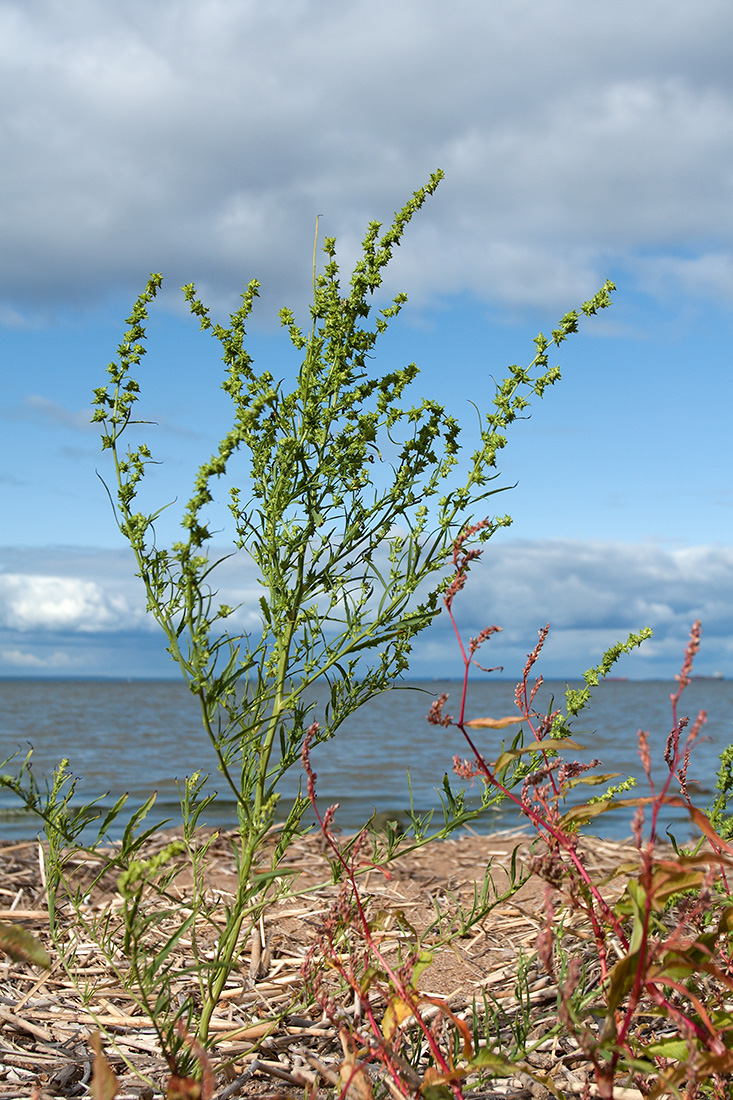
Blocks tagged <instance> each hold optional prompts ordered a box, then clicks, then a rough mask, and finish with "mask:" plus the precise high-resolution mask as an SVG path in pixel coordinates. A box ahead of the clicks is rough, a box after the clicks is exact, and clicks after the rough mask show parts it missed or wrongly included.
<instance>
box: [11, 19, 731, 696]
mask: <svg viewBox="0 0 733 1100" xmlns="http://www.w3.org/2000/svg"><path fill="white" fill-rule="evenodd" d="M731 41H733V8H731V6H730V4H729V3H728V2H727V0H698V2H697V3H696V4H695V5H691V4H689V3H687V2H686V0H665V2H664V3H661V2H656V0H646V2H645V3H643V4H639V3H638V2H634V3H632V2H630V0H617V2H616V3H615V4H613V5H600V4H593V5H591V4H588V3H586V2H581V0H492V3H491V4H486V3H485V2H484V0H455V2H454V3H452V4H450V5H445V4H442V3H437V2H435V0H390V2H389V3H386V2H384V0H368V2H366V0H349V2H348V3H344V2H343V0H268V3H267V4H263V3H254V2H249V0H195V2H193V0H157V2H156V3H155V4H150V3H149V2H147V0H146V2H137V0H122V2H120V3H117V4H114V5H112V4H99V3H98V2H96V0H73V2H70V3H67V4H64V5H59V4H57V3H55V2H53V0H0V54H1V55H2V62H1V63H0V96H1V97H2V111H1V113H0V119H1V120H2V121H0V164H1V165H2V168H0V254H1V255H2V257H3V262H2V266H1V267H0V364H1V367H0V375H1V378H2V388H1V389H0V420H1V428H0V502H1V506H0V516H1V517H2V519H1V520H0V676H4V677H14V676H46V675H50V676H122V677H136V676H171V675H172V676H175V675H176V670H175V668H174V667H173V666H172V664H171V663H170V660H169V658H168V656H167V655H166V653H165V652H164V648H163V643H162V641H161V637H160V635H159V633H158V631H157V628H156V627H155V624H153V623H151V622H150V621H149V620H148V618H147V617H146V615H145V610H144V600H143V597H142V594H141V591H140V587H139V582H137V581H136V580H135V577H134V567H133V564H132V561H131V558H130V554H129V551H126V549H125V546H124V543H123V540H122V539H121V536H120V535H119V533H118V531H117V529H116V526H115V523H114V518H113V515H112V512H111V508H110V504H109V501H108V499H107V497H106V495H105V490H104V487H103V485H102V482H101V480H100V477H102V478H109V476H110V473H111V470H110V466H109V461H108V456H107V455H103V454H102V453H101V451H100V446H99V439H98V434H97V432H96V430H95V428H94V426H93V425H91V424H90V422H89V419H90V401H91V394H92V390H93V389H94V387H97V386H101V385H104V384H105V381H106V375H105V368H106V366H107V364H108V363H109V362H110V360H111V359H112V358H113V357H114V355H115V351H116V347H117V344H118V343H119V340H120V338H121V336H122V333H123V332H124V330H125V327H126V326H125V318H126V317H127V316H128V314H129V311H130V308H131V305H132V302H133V301H134V299H135V297H136V296H137V294H138V293H139V292H140V290H142V288H143V287H144V285H145V281H146V279H147V276H148V274H149V272H151V271H155V272H158V271H159V272H162V273H163V275H164V289H163V292H162V294H161V296H160V298H159V299H158V301H157V303H156V305H155V307H154V310H153V312H152V315H151V322H150V327H149V339H148V349H149V350H148V354H147V356H146V359H145V361H144V363H143V365H142V367H141V369H140V378H139V380H140V384H141V392H142V397H141V406H140V408H141V411H143V412H144V413H145V416H146V418H149V419H150V420H151V421H154V422H155V426H154V427H151V429H150V431H151V436H150V439H151V445H152V448H153V451H154V454H155V457H156V459H157V460H159V461H160V462H161V465H160V466H156V468H155V471H154V473H153V475H152V476H151V479H150V480H151V486H150V492H151V500H152V501H154V502H155V503H157V504H163V503H167V502H169V501H183V500H186V499H187V498H188V495H189V492H188V490H189V488H190V485H191V479H192V477H193V475H194V473H195V470H196V469H197V467H198V465H199V464H200V462H201V461H203V460H205V459H206V458H208V456H209V454H210V453H211V451H212V450H213V449H214V448H215V446H216V443H217V441H218V439H219V438H220V437H221V436H222V435H223V434H224V433H225V432H226V431H227V430H228V427H229V422H228V419H227V417H228V406H227V398H226V396H225V395H224V394H223V393H222V392H221V389H220V384H221V380H222V378H223V368H222V365H221V363H220V361H219V359H218V356H217V351H216V345H215V343H214V342H212V340H211V339H210V337H209V336H208V335H207V334H202V333H200V332H199V331H198V326H197V324H196V323H195V322H194V321H193V320H192V319H191V318H190V317H189V316H188V315H187V312H186V310H185V308H184V305H183V304H182V297H181V294H180V291H179V289H178V288H180V287H181V286H182V285H183V284H185V283H189V282H194V283H195V284H196V287H197V290H198V293H199V296H200V297H201V298H203V300H204V301H206V302H207V304H208V305H210V307H211V309H212V313H213V315H214V316H215V317H216V318H220V319H225V318H226V316H227V313H228V312H229V311H231V310H232V309H234V308H236V306H237V304H238V300H239V298H238V296H239V294H240V293H241V291H242V290H243V289H244V288H245V287H246V285H247V283H248V282H249V280H250V279H251V278H253V277H256V278H257V279H258V280H259V282H260V284H261V293H260V298H259V300H258V302H257V304H256V307H255V312H254V314H253V316H252V318H251V322H250V324H249V327H248V334H249V341H250V344H249V346H250V350H251V351H252V354H253V355H254V358H255V364H256V366H258V367H264V366H268V367H269V369H271V370H272V371H273V373H274V374H275V375H277V374H278V372H279V371H281V372H282V373H283V374H286V373H287V371H288V370H289V369H291V368H292V355H291V354H290V349H289V345H288V342H287V338H286V335H285V333H284V332H283V331H282V330H281V329H280V328H279V325H278V322H277V311H278V310H279V308H280V307H281V306H283V305H288V306H290V307H291V308H292V309H293V310H294V311H295V313H296V316H298V317H299V318H301V319H302V320H304V321H305V320H307V317H308V302H309V288H310V285H311V280H312V253H313V239H314V231H315V223H316V217H317V216H318V215H320V221H319V232H320V234H321V236H322V235H324V234H326V235H329V236H335V237H336V238H337V240H338V255H339V261H340V263H341V265H342V270H343V271H344V273H345V275H346V277H347V278H348V273H349V271H350V269H351V265H352V264H353V262H354V261H355V259H356V258H357V256H358V247H359V242H360V240H361V239H362V237H363V234H364V230H365V227H366V225H367V223H368V222H369V221H370V220H372V219H374V218H376V219H378V220H380V221H381V222H383V223H386V224H389V220H390V219H391V217H392V214H393V212H394V211H395V210H397V209H399V208H400V207H401V206H402V205H403V203H404V202H405V200H406V199H407V198H408V197H409V196H410V194H411V193H412V192H413V191H414V190H415V189H416V188H418V187H419V186H421V185H422V184H423V183H425V182H426V181H427V179H428V177H429V175H430V173H431V172H433V171H435V169H437V168H441V169H443V171H444V172H445V179H444V181H443V182H442V183H441V185H440V187H439V189H438V192H437V193H436V195H435V196H434V197H433V198H431V199H430V200H429V202H428V203H427V205H426V206H425V207H424V208H423V210H422V211H421V212H420V213H419V215H417V217H416V218H415V220H414V221H413V223H412V224H411V225H410V226H409V228H408V231H407V233H406V235H405V239H404V241H403V244H402V246H401V248H400V249H399V250H398V252H397V253H396V255H395V259H394V262H393V264H392V265H391V267H390V269H389V272H388V277H387V279H386V283H385V292H387V293H389V294H394V293H397V292H398V291H404V292H405V293H406V294H407V296H408V305H407V306H406V307H405V309H404V310H403V313H402V314H401V315H400V317H399V319H398V320H397V321H396V322H395V323H394V325H393V326H392V328H391V329H390V331H389V332H388V333H387V335H386V336H385V338H384V340H383V341H382V343H381V345H380V346H379V349H378V353H377V360H378V362H377V363H376V364H375V369H376V367H379V369H382V368H387V369H388V368H390V367H391V366H402V365H404V364H406V363H408V362H410V361H413V360H414V361H415V362H416V363H417V364H418V366H419V367H420V370H421V374H420V376H419V378H418V380H417V382H416V383H415V386H414V391H413V392H414V395H415V397H416V399H421V398H422V397H431V398H434V399H436V400H439V401H441V402H442V403H444V404H445V405H446V407H447V408H448V409H449V410H450V411H451V412H452V413H453V414H454V415H456V416H457V417H458V419H459V420H460V421H461V423H464V424H465V425H466V435H467V438H468V440H469V441H470V438H471V432H472V431H473V425H474V424H475V418H476V414H475V411H474V404H475V405H477V406H478V407H479V408H480V409H482V410H483V411H486V410H487V409H488V407H489V406H490V403H491V399H492V395H493V387H494V380H495V379H500V378H501V377H503V374H502V371H503V370H504V368H505V367H506V365H507V364H510V363H526V362H527V361H528V360H529V359H531V357H532V354H533V344H532V340H533V337H534V336H535V335H536V334H537V332H538V331H540V330H542V331H544V332H549V330H550V329H551V328H552V327H554V325H555V324H556V322H557V320H558V319H559V317H560V316H562V314H564V313H565V312H566V311H567V310H569V309H572V308H577V307H578V305H579V304H580V303H581V302H582V301H583V300H584V299H586V298H588V297H590V296H591V295H592V294H593V293H594V292H595V291H596V290H597V289H598V288H599V287H600V286H601V285H602V284H603V282H604V280H605V279H607V278H610V279H612V280H613V281H614V282H615V283H616V286H617V290H616V292H615V294H614V304H613V307H612V308H611V309H610V310H608V311H605V312H604V313H603V314H602V315H599V316H597V317H594V318H590V319H588V320H586V321H584V322H583V324H582V326H581V332H580V333H579V335H577V336H575V337H572V338H571V339H570V340H569V341H567V342H566V343H565V344H563V345H562V347H561V348H560V349H559V350H558V351H556V352H554V353H553V355H552V357H551V362H552V364H553V365H555V364H559V365H560V367H561V371H562V380H561V381H560V382H559V383H558V384H557V385H556V386H555V387H553V388H552V389H551V390H549V391H548V392H547V393H546V395H545V397H544V398H543V400H542V401H541V402H535V403H534V405H533V407H532V409H531V410H530V412H531V415H530V416H529V417H528V418H527V419H526V420H523V421H521V422H517V423H516V424H514V425H512V427H511V430H510V433H509V438H508V443H507V446H506V448H505V449H504V451H503V452H502V454H501V461H500V469H501V480H500V484H502V485H504V486H506V487H507V492H506V493H503V494H502V495H501V497H499V498H498V502H497V503H496V505H495V506H496V510H497V511H498V512H500V513H501V514H503V513H504V512H509V513H510V514H511V515H512V517H513V521H514V522H513V525H512V527H511V528H509V529H508V530H505V531H501V532H499V533H498V534H497V535H496V536H495V537H494V538H493V539H492V540H491V542H490V543H489V544H488V545H487V547H486V549H485V552H484V555H483V559H482V562H481V564H480V566H477V567H476V568H475V570H474V572H473V574H472V577H471V582H470V583H471V588H470V597H469V596H466V597H465V598H464V599H463V602H462V603H461V604H458V603H457V604H456V612H457V613H458V615H459V619H460V622H461V626H462V628H464V629H465V631H466V633H467V634H476V633H477V632H478V631H479V630H480V629H481V628H482V627H483V626H485V625H487V624H489V623H497V624H498V625H501V626H502V627H503V631H502V633H501V634H499V635H496V636H495V637H494V638H493V639H492V641H491V652H490V655H488V656H487V660H488V661H489V663H491V664H492V665H493V664H502V665H503V666H504V669H505V672H504V675H506V676H509V677H514V676H515V675H517V676H518V675H519V673H520V671H521V668H522V665H523V663H524V657H525V655H526V654H527V653H528V652H529V651H530V650H531V649H532V648H533V646H534V644H535V640H536V637H537V631H538V630H539V629H540V628H541V627H542V626H544V624H545V623H546V622H548V621H549V622H550V627H551V632H550V638H549V641H548V643H547V646H546V650H545V656H544V663H543V666H542V671H543V672H544V674H545V676H546V677H548V678H549V677H560V678H574V677H577V676H578V675H579V674H581V673H582V672H583V670H584V669H585V668H587V667H588V666H589V665H591V664H595V663H596V662H597V660H598V659H599V657H600V655H601V653H602V652H603V650H604V649H605V648H607V647H608V646H609V645H611V644H612V643H613V642H615V641H617V640H619V639H621V638H624V637H625V636H626V634H627V633H628V632H629V631H636V630H638V629H639V628H641V627H643V626H649V627H651V628H652V629H653V630H654V638H653V639H652V640H651V641H650V642H648V643H646V644H645V645H644V647H643V648H642V649H641V650H640V651H639V652H638V653H636V654H634V655H633V656H630V657H625V658H623V660H622V662H621V663H620V664H619V666H618V670H617V671H618V673H619V674H620V675H627V676H629V677H630V678H634V679H642V678H671V677H672V676H673V675H674V673H675V671H677V669H678V668H679V665H680V662H681V659H682V653H683V649H684V645H685V642H686V639H687V636H688V633H689V629H690V626H691V624H692V622H693V620H694V619H696V618H700V619H701V620H702V624H703V646H702V650H701V654H700V657H699V659H698V665H697V669H698V671H699V672H700V673H704V674H712V673H714V672H722V673H723V674H724V675H726V676H728V677H731V676H733V621H732V613H733V487H732V485H731V476H730V438H731V419H732V410H733V381H732V380H731V369H730V362H729V350H728V349H729V347H730V344H731V335H732V329H733V325H732V321H733V308H732V306H733V213H732V211H733V205H732V203H731V199H732V198H733V194H732V191H733V68H732V67H731V64H730V43H731ZM491 506H492V507H494V502H493V501H492V502H491ZM177 508H178V506H177V505H176V504H174V505H173V506H172V507H171V508H170V509H169V510H168V511H167V512H166V513H165V514H164V516H163V517H162V519H161V521H160V525H159V531H158V533H159V537H160V538H161V539H164V540H174V539H175V538H176V531H177V516H178V514H179V512H180V508H178V511H177ZM226 571H227V572H226V576H225V577H224V578H223V580H222V591H223V592H224V593H226V594H230V595H233V596H236V597H238V598H241V599H242V600H244V605H245V606H244V611H243V614H244V615H245V616H251V615H252V611H251V604H252V601H253V599H254V597H255V596H256V595H257V592H258V590H257V583H256V577H255V576H254V572H253V568H252V566H251V564H250V563H248V562H247V560H246V559H244V558H242V557H239V558H238V559H237V560H236V561H235V562H232V563H228V564H227V566H226ZM467 591H468V590H467ZM248 621H249V620H248ZM460 671H461V667H460V663H459V661H458V655H457V653H456V650H455V644H454V642H453V641H452V638H451V635H450V631H449V629H448V623H447V622H446V620H445V616H443V617H442V618H441V619H439V620H438V621H437V622H436V623H435V625H434V626H433V627H431V629H430V631H429V632H427V633H426V634H425V635H423V636H422V637H421V638H420V640H419V643H418V645H417V647H416V650H415V659H414V662H413V665H412V668H411V672H412V674H413V675H414V676H420V677H422V676H428V677H433V676H437V677H441V676H446V677H450V676H458V675H459V674H460Z"/></svg>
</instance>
